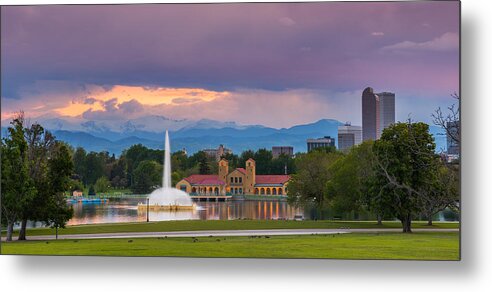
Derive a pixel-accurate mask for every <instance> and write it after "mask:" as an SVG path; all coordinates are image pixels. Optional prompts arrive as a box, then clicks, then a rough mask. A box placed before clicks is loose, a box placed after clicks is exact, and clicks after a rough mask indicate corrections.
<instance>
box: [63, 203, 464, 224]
mask: <svg viewBox="0 0 492 292" xmlns="http://www.w3.org/2000/svg"><path fill="white" fill-rule="evenodd" d="M145 202H146V199H145V197H142V198H113V199H110V200H109V201H108V202H97V203H94V202H84V203H82V202H78V203H70V204H71V205H72V206H73V208H74V216H73V218H72V219H71V220H70V221H69V222H68V225H79V224H95V223H117V222H144V221H146V220H147V212H146V210H145V209H143V210H142V209H141V210H138V208H137V205H138V203H143V204H145ZM196 205H197V208H196V209H195V210H187V211H150V212H149V220H150V221H166V220H235V219H261V220H270V219H271V220H282V219H293V218H294V216H295V215H302V216H303V217H304V218H306V219H316V218H319V215H318V212H317V210H316V209H315V208H309V207H305V208H295V207H293V206H290V205H289V204H288V203H287V202H286V201H278V200H271V201H268V200H257V201H254V200H246V201H234V200H232V201H227V202H196ZM323 218H324V219H335V220H336V219H339V220H376V218H375V216H374V215H372V214H371V213H369V212H349V213H343V214H339V213H336V212H334V211H333V210H330V209H324V210H323ZM435 220H436V221H456V220H458V217H457V216H456V214H454V213H453V212H451V211H447V210H446V211H444V212H440V213H439V214H437V215H436V216H435Z"/></svg>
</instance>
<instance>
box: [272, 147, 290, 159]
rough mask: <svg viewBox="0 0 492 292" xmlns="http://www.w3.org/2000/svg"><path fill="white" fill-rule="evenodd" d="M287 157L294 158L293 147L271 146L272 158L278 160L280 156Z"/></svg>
mask: <svg viewBox="0 0 492 292" xmlns="http://www.w3.org/2000/svg"><path fill="white" fill-rule="evenodd" d="M282 154H283V155H287V156H289V157H292V156H294V147H292V146H273V147H272V156H273V158H278V157H279V156H280V155H282Z"/></svg>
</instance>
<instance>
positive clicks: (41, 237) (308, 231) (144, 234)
mask: <svg viewBox="0 0 492 292" xmlns="http://www.w3.org/2000/svg"><path fill="white" fill-rule="evenodd" d="M457 231H459V229H413V232H457ZM379 232H401V229H399V228H375V229H266V230H200V231H166V232H125V233H96V234H67V235H59V236H58V239H97V238H148V237H150V238H151V237H166V236H167V237H207V236H265V235H268V236H274V235H311V234H342V233H379ZM27 239H28V240H51V239H55V235H38V236H28V238H27ZM3 240H5V237H2V241H3Z"/></svg>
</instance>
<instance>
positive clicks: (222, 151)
mask: <svg viewBox="0 0 492 292" xmlns="http://www.w3.org/2000/svg"><path fill="white" fill-rule="evenodd" d="M202 151H203V152H205V154H206V155H207V156H208V157H210V158H215V160H217V161H220V158H221V157H222V156H224V155H227V154H232V150H231V149H228V148H225V147H224V145H222V144H220V145H219V147H218V148H215V149H213V148H210V149H203V150H202Z"/></svg>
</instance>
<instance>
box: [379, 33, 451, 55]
mask: <svg viewBox="0 0 492 292" xmlns="http://www.w3.org/2000/svg"><path fill="white" fill-rule="evenodd" d="M459 42H460V38H459V35H458V34H456V33H451V32H447V33H445V34H443V35H441V36H440V37H437V38H435V39H432V40H430V41H425V42H413V41H403V42H399V43H396V44H393V45H389V46H385V47H383V48H381V50H382V51H386V52H387V51H393V52H408V51H435V52H446V51H454V50H458V49H459Z"/></svg>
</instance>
